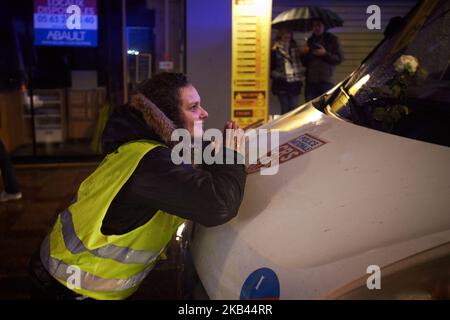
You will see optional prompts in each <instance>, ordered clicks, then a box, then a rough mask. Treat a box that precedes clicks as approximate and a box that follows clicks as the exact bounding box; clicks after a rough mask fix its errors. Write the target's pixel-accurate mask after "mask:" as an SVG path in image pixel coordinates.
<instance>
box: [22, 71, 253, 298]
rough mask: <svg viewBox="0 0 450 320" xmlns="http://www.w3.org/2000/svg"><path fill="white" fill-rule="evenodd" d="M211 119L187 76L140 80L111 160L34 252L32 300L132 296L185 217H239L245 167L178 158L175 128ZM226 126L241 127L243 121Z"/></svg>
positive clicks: (111, 143) (109, 132) (111, 127)
mask: <svg viewBox="0 0 450 320" xmlns="http://www.w3.org/2000/svg"><path fill="white" fill-rule="evenodd" d="M207 117H208V113H207V112H206V110H205V109H204V108H203V107H202V105H201V100H200V96H199V94H198V92H197V90H196V89H195V88H194V86H193V85H192V84H191V83H190V82H189V81H188V79H187V78H186V76H185V75H183V74H179V73H161V74H158V75H156V76H154V77H153V78H151V79H149V80H146V81H144V82H143V83H141V84H140V85H139V86H138V88H137V92H136V94H135V95H134V96H133V98H132V100H131V102H129V103H128V104H126V105H123V106H121V107H119V108H117V110H115V111H114V112H113V114H112V115H111V117H110V119H109V120H108V123H107V125H106V128H105V130H104V133H103V137H102V148H103V151H104V153H105V154H106V157H105V158H104V160H103V161H102V163H101V164H100V166H99V167H98V168H97V169H96V170H95V171H94V172H93V173H92V174H91V175H90V176H89V177H88V178H87V179H86V180H84V181H83V182H82V183H81V185H80V187H79V189H78V192H77V194H76V196H75V198H74V199H73V201H72V203H71V204H70V205H69V206H68V207H67V208H66V209H65V210H64V211H63V212H61V213H60V214H59V215H58V218H57V220H56V223H55V224H54V226H53V228H52V229H51V231H50V232H49V233H48V235H47V236H46V238H45V239H44V240H43V242H42V244H41V246H40V248H39V250H38V251H37V253H36V254H35V255H34V257H33V258H32V259H31V263H30V267H31V279H32V284H33V297H35V298H42V299H46V298H47V299H80V298H84V297H89V298H93V299H125V298H127V297H129V296H130V295H132V294H133V293H134V292H135V291H136V290H137V289H138V287H139V285H140V284H141V282H142V281H143V280H144V279H145V277H146V276H147V275H148V273H149V272H150V271H151V270H152V268H153V267H154V265H155V263H156V262H157V261H158V258H159V257H160V255H161V254H162V253H163V252H164V250H165V248H166V246H167V245H168V243H169V241H170V240H171V238H172V237H173V235H174V233H175V232H176V230H177V228H178V227H179V226H180V225H181V224H182V223H183V222H184V220H185V219H189V220H191V221H195V222H198V223H200V224H202V225H205V226H216V225H220V224H223V223H226V222H227V221H229V220H230V219H232V218H233V217H235V216H236V214H237V212H238V209H239V206H240V204H241V201H242V198H243V193H244V186H245V180H246V172H245V166H244V165H243V164H238V163H236V161H234V162H233V163H232V164H228V163H229V162H228V161H224V162H225V163H227V164H217V163H214V164H211V165H201V166H193V165H190V164H187V163H182V164H178V165H177V164H175V163H174V161H173V160H172V158H171V148H170V147H171V146H173V142H172V141H171V134H172V132H173V131H174V130H175V129H177V128H184V129H186V130H187V131H188V132H189V133H190V134H191V136H193V135H194V132H196V134H198V130H199V126H200V128H201V127H202V124H203V121H204V120H205V119H206V118H207ZM194 128H195V130H194ZM226 128H228V129H232V130H236V129H238V127H237V125H236V124H235V123H234V122H228V123H227V125H226ZM200 134H202V129H200ZM234 149H235V150H233V152H225V151H226V150H225V147H223V148H222V149H221V151H220V152H222V155H223V156H224V157H226V156H227V155H230V154H231V156H233V159H234V160H235V159H236V158H237V157H239V156H240V155H239V154H238V153H237V151H236V150H238V148H234ZM220 152H219V154H220Z"/></svg>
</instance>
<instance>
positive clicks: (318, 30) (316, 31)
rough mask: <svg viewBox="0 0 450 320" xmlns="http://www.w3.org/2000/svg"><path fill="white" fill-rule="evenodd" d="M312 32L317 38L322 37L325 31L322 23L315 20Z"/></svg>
mask: <svg viewBox="0 0 450 320" xmlns="http://www.w3.org/2000/svg"><path fill="white" fill-rule="evenodd" d="M312 30H313V33H314V34H315V35H316V36H320V35H321V34H322V33H323V32H324V31H325V26H324V25H323V23H322V21H318V20H315V21H313V22H312Z"/></svg>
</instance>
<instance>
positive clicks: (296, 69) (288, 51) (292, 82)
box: [270, 30, 302, 114]
mask: <svg viewBox="0 0 450 320" xmlns="http://www.w3.org/2000/svg"><path fill="white" fill-rule="evenodd" d="M270 77H271V79H272V93H273V94H274V95H276V96H277V97H278V101H279V102H280V106H281V113H282V114H284V113H287V112H289V111H291V110H293V109H295V108H296V107H298V98H299V95H300V93H301V90H302V81H301V77H302V69H301V61H300V55H299V50H298V46H297V43H296V42H295V40H294V39H293V37H292V32H290V31H287V30H280V31H279V32H278V34H277V36H276V38H275V42H274V44H273V46H272V50H271V55H270Z"/></svg>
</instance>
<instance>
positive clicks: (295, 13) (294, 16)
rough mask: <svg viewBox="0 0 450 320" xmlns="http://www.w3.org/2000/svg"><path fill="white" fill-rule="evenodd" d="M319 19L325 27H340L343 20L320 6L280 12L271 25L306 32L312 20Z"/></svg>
mask: <svg viewBox="0 0 450 320" xmlns="http://www.w3.org/2000/svg"><path fill="white" fill-rule="evenodd" d="M316 19H320V20H322V22H323V24H324V25H325V29H330V28H334V27H341V26H342V25H343V24H344V21H343V20H342V19H341V17H339V16H338V15H337V14H336V13H334V12H333V11H331V10H328V9H325V8H320V7H300V8H293V9H290V10H287V11H283V12H282V13H280V14H279V15H278V16H277V17H276V18H275V19H274V20H273V21H272V27H273V28H276V29H287V30H290V31H299V32H308V31H310V30H311V29H312V23H311V22H312V21H313V20H316Z"/></svg>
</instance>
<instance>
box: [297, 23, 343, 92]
mask: <svg viewBox="0 0 450 320" xmlns="http://www.w3.org/2000/svg"><path fill="white" fill-rule="evenodd" d="M312 25H313V34H312V35H311V37H310V38H309V39H308V40H307V43H306V45H305V47H304V48H303V49H302V50H301V60H302V63H303V65H304V66H305V67H306V81H305V82H306V85H305V100H306V101H309V100H312V99H314V98H316V97H318V96H320V95H321V94H323V93H324V92H326V91H328V90H330V89H331V88H333V86H334V84H333V83H332V82H331V78H332V76H333V73H334V69H335V66H336V65H338V64H340V63H341V62H342V60H343V55H342V51H341V47H340V45H339V40H338V38H337V37H336V36H335V35H333V34H331V33H329V32H327V31H326V30H325V26H324V24H323V22H322V21H321V20H319V19H317V20H314V21H313V22H312Z"/></svg>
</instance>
